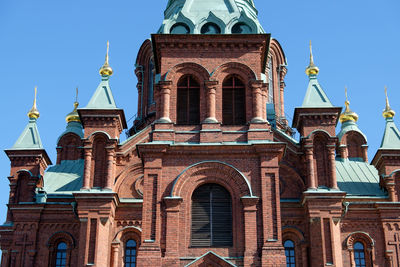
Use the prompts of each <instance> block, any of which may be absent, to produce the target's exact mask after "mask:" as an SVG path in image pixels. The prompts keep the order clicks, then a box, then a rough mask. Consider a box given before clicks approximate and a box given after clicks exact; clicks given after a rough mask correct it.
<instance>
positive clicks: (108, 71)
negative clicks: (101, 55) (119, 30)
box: [99, 41, 113, 76]
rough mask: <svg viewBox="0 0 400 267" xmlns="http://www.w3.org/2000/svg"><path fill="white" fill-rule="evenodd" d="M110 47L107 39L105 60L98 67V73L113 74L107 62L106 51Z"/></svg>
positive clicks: (103, 74)
mask: <svg viewBox="0 0 400 267" xmlns="http://www.w3.org/2000/svg"><path fill="white" fill-rule="evenodd" d="M109 49H110V42H109V41H107V54H106V60H105V62H104V64H103V66H102V67H101V68H100V71H99V72H100V75H102V76H111V75H112V74H113V70H112V68H111V67H110V65H109V64H108V52H109Z"/></svg>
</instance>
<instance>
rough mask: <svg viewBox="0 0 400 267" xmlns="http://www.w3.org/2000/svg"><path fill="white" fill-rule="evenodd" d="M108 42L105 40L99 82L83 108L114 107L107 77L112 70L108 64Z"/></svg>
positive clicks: (108, 77)
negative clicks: (104, 56)
mask: <svg viewBox="0 0 400 267" xmlns="http://www.w3.org/2000/svg"><path fill="white" fill-rule="evenodd" d="M108 50H109V42H108V41H107V54H106V61H105V63H104V65H103V67H101V69H100V74H101V82H100V84H99V86H98V87H97V89H96V91H95V92H94V94H93V96H92V98H91V99H90V101H89V103H88V104H87V106H86V107H85V109H116V108H117V106H116V104H115V101H114V97H113V95H112V92H111V88H110V83H109V79H110V76H111V75H112V73H113V71H112V69H111V67H110V65H109V64H108V52H109V51H108Z"/></svg>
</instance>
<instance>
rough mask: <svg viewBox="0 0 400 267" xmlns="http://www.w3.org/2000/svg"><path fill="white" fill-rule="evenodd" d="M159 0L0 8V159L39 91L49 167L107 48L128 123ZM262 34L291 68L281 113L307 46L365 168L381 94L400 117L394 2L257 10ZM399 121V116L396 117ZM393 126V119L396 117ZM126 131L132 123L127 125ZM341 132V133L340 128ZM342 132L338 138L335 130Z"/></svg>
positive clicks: (264, 4)
mask: <svg viewBox="0 0 400 267" xmlns="http://www.w3.org/2000/svg"><path fill="white" fill-rule="evenodd" d="M166 4H167V1H166V0H151V1H137V0H133V1H128V0H120V1H104V0H96V1H93V0H88V1H76V0H71V1H52V0H36V1H32V0H19V1H0V25H2V27H1V30H0V31H1V34H0V53H1V54H0V79H1V89H0V92H1V102H0V103H1V110H2V112H1V114H2V120H3V121H2V127H1V131H0V140H1V142H0V149H1V150H4V149H6V148H10V147H11V146H12V145H13V144H14V142H15V141H16V139H17V138H18V136H19V134H20V133H21V132H22V130H23V129H24V127H25V125H26V123H27V121H28V118H27V116H26V113H27V111H28V110H29V109H30V107H31V105H32V100H33V94H34V93H33V89H34V86H35V85H37V86H38V109H39V111H40V113H41V117H40V118H39V120H38V127H39V131H40V135H41V138H42V142H43V143H44V146H45V148H46V150H47V153H48V154H49V155H50V157H51V159H52V161H53V162H55V161H56V153H55V152H56V150H55V147H56V141H57V137H58V136H59V134H61V133H62V132H63V130H64V129H65V125H66V123H65V120H64V118H65V115H66V114H67V113H69V112H70V111H71V110H72V108H73V106H72V104H73V101H74V98H75V87H76V86H79V90H80V95H79V102H80V103H81V105H82V106H84V105H86V104H87V102H88V101H89V99H90V97H91V95H92V93H93V92H94V90H95V89H96V87H97V85H98V83H99V81H100V76H99V74H98V69H99V68H100V67H101V65H102V64H103V62H104V55H105V49H106V41H107V40H110V64H111V66H112V67H113V69H114V75H113V76H112V78H111V86H112V90H113V94H114V97H115V100H116V102H117V105H118V106H119V107H120V108H123V109H124V110H125V114H126V117H127V118H131V117H133V116H134V115H135V114H136V110H137V104H136V103H137V90H136V77H135V75H134V62H135V58H136V54H137V51H138V49H139V47H140V45H141V44H142V42H143V41H144V40H145V39H146V38H149V37H150V34H151V33H154V32H156V31H157V30H158V28H159V26H160V25H161V21H162V18H163V11H164V8H165V6H166ZM255 4H256V7H257V9H258V10H259V20H260V22H261V24H262V25H263V26H264V29H265V30H266V32H268V33H271V34H272V36H273V37H274V38H276V39H277V40H278V41H279V42H280V43H281V45H282V47H283V49H284V51H285V54H286V57H287V59H288V70H289V72H288V75H287V78H286V85H287V87H286V91H285V104H286V113H287V114H288V115H289V116H290V117H292V116H293V111H294V107H296V106H299V105H301V103H302V100H303V96H304V94H305V90H306V87H307V83H308V78H307V76H306V75H305V73H304V69H305V67H306V66H307V65H308V60H309V59H308V58H309V54H308V43H309V40H310V39H311V40H312V41H313V48H314V57H315V63H316V64H317V65H318V66H319V68H320V75H319V81H320V83H321V85H322V86H323V88H324V90H325V92H326V93H327V95H328V96H329V98H330V100H331V102H332V103H333V104H334V105H337V106H343V102H344V86H345V85H347V86H348V90H349V98H350V101H351V108H352V109H353V110H354V111H355V112H357V113H358V114H359V116H360V120H359V123H358V124H359V127H360V129H361V130H362V131H363V132H364V133H365V134H366V135H367V138H368V141H369V146H370V148H369V156H370V159H372V157H373V155H374V154H375V151H376V149H377V148H378V147H379V144H380V141H381V137H382V133H383V128H384V120H383V118H382V115H381V113H382V110H383V108H384V104H385V99H384V86H385V85H387V86H388V90H389V96H390V99H391V106H392V108H393V109H394V110H396V111H398V112H399V114H400V79H399V76H400V52H399V48H400V30H399V29H400V16H399V15H398V12H399V10H400V2H399V1H398V0H381V1H376V0H374V1H372V0H363V1H349V0H346V1H345V0H325V1H309V0H301V1H299V0H287V1H270V0H255ZM399 116H400V115H399ZM395 120H396V121H397V125H398V126H400V124H399V122H400V118H397V117H395ZM128 124H129V125H131V122H129V123H128ZM338 127H340V124H339V125H338ZM338 129H339V128H338ZM0 174H1V179H0V220H1V221H4V219H5V214H6V206H5V204H6V202H7V201H8V194H9V186H8V179H7V176H8V175H9V160H8V158H7V157H6V155H5V154H4V153H0Z"/></svg>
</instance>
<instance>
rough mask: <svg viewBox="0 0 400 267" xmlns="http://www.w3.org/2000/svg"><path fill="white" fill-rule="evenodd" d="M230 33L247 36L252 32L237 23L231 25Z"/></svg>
mask: <svg viewBox="0 0 400 267" xmlns="http://www.w3.org/2000/svg"><path fill="white" fill-rule="evenodd" d="M232 33H240V34H249V33H252V30H251V28H250V26H249V25H247V24H246V23H243V22H239V23H236V24H235V25H233V27H232Z"/></svg>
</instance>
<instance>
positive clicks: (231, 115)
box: [222, 75, 246, 125]
mask: <svg viewBox="0 0 400 267" xmlns="http://www.w3.org/2000/svg"><path fill="white" fill-rule="evenodd" d="M245 92H246V87H245V85H244V84H243V82H242V81H241V80H240V79H239V78H238V77H237V76H235V75H233V76H230V77H228V78H227V79H225V81H224V82H223V84H222V122H223V124H227V125H242V124H245V123H246V104H245V103H246V93H245Z"/></svg>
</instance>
